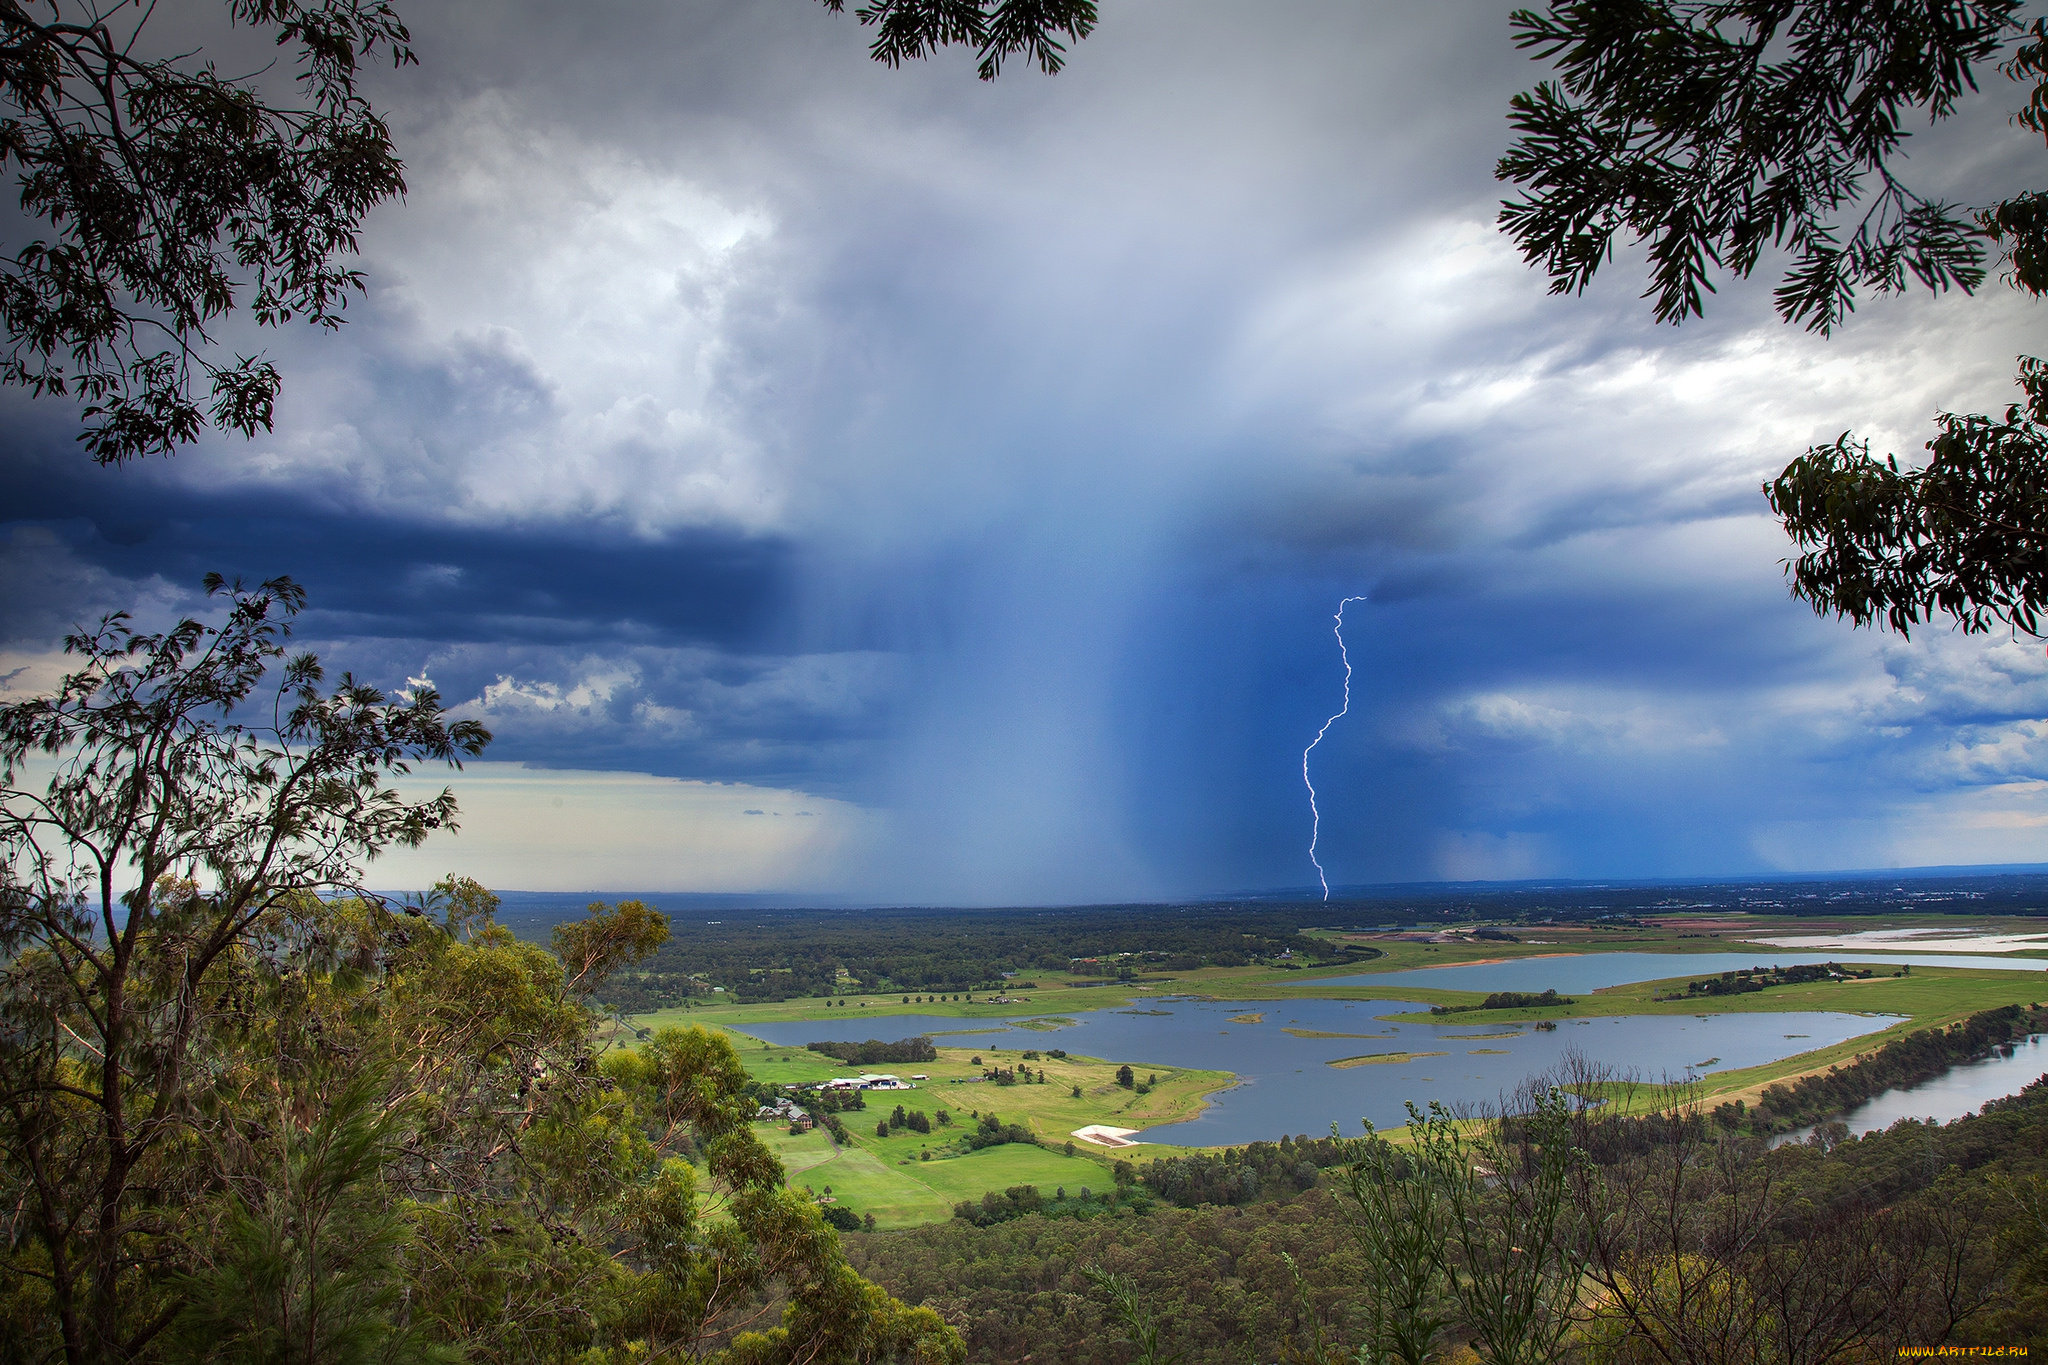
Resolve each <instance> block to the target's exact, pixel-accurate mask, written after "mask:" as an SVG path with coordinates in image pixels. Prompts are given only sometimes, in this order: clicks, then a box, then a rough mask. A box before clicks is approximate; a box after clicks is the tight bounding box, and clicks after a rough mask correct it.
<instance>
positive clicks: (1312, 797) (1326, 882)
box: [1301, 597, 1365, 900]
mask: <svg viewBox="0 0 2048 1365" xmlns="http://www.w3.org/2000/svg"><path fill="white" fill-rule="evenodd" d="M1364 600H1365V599H1364V598H1363V597H1347V598H1345V599H1344V600H1343V601H1342V602H1339V603H1338V604H1337V629H1336V635H1337V653H1338V654H1339V655H1340V656H1341V657H1342V658H1343V660H1344V705H1343V706H1341V707H1339V708H1338V710H1337V714H1336V715H1334V716H1331V717H1330V718H1329V719H1328V720H1326V721H1324V722H1323V728H1322V729H1320V730H1318V731H1316V737H1315V738H1314V739H1312V740H1310V741H1309V742H1308V747H1307V748H1306V749H1303V750H1302V751H1301V784H1302V785H1303V786H1304V787H1307V788H1308V813H1309V817H1310V818H1311V819H1312V820H1313V821H1314V824H1313V825H1311V826H1310V829H1309V836H1308V860H1309V861H1310V862H1312V863H1315V865H1316V880H1317V881H1319V882H1321V883H1322V884H1323V899H1324V900H1328V899H1329V898H1330V879H1329V877H1328V876H1327V875H1325V874H1324V872H1323V865H1322V864H1321V863H1319V862H1316V841H1317V840H1319V839H1321V838H1322V837H1323V813H1322V811H1320V810H1318V809H1317V808H1316V784H1315V783H1314V781H1312V780H1311V779H1310V778H1309V775H1308V756H1309V755H1310V754H1312V753H1314V752H1315V749H1316V745H1318V744H1321V743H1322V742H1323V736H1324V735H1327V734H1329V733H1330V727H1331V726H1332V725H1335V724H1336V723H1337V722H1338V721H1340V720H1342V719H1344V717H1345V715H1346V713H1348V712H1349V711H1350V710H1351V651H1350V650H1348V649H1346V648H1345V647H1344V608H1346V607H1348V606H1350V605H1351V604H1352V603H1353V602H1363V601H1364Z"/></svg>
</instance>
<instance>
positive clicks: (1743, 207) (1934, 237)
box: [1498, 0, 2048, 633]
mask: <svg viewBox="0 0 2048 1365" xmlns="http://www.w3.org/2000/svg"><path fill="white" fill-rule="evenodd" d="M2021 11H2022V6H2021V5H2020V3H2019V0H1962V2H1961V3H1933V2H1932V0H1915V3H1907V4H1896V5H1882V6H1872V5H1866V4H1861V3H1858V0H1808V2H1807V3H1797V2H1794V0H1786V2H1784V3H1779V2H1776V0H1773V2H1771V3H1700V2H1699V0H1553V3H1552V4H1551V6H1550V8H1549V9H1548V10H1547V11H1546V12H1543V13H1538V12H1535V11H1531V10H1521V11H1517V12H1516V14H1515V16H1514V19H1513V23H1514V26H1515V30H1516V33H1517V37H1516V42H1517V44H1518V45H1519V46H1521V47H1522V48H1524V49H1525V50H1527V51H1529V52H1530V53H1531V54H1532V55H1533V56H1534V57H1536V58H1537V59H1538V60H1541V61H1548V62H1552V63H1554V65H1555V67H1556V70H1557V78H1556V79H1555V80H1553V81H1546V82H1544V83H1542V84H1540V85H1538V86H1537V87H1536V88H1535V89H1534V90H1531V91H1528V92H1526V93H1524V94H1522V95H1518V96H1516V97H1515V99H1514V101H1513V102H1512V113H1511V118H1512V121H1513V123H1514V126H1515V129H1516V131H1517V133H1518V135H1519V136H1518V139H1517V141H1516V143H1515V145H1514V146H1513V147H1512V148H1511V149H1510V150H1509V151H1508V153H1507V155H1505V156H1504V157H1503V158H1502V159H1501V162H1500V166H1499V170H1498V174H1499V176H1500V178H1501V179H1503V180H1507V181H1511V182H1513V183H1515V184H1516V185H1519V186H1521V187H1522V190H1523V192H1522V194H1521V196H1520V197H1518V198H1515V199H1512V200H1509V201H1507V202H1506V203H1505V204H1504V205H1503V206H1502V209H1501V214H1500V221H1501V226H1502V228H1503V229H1504V230H1505V231H1506V232H1507V233H1508V234H1509V236H1510V237H1512V238H1513V239H1514V241H1515V243H1516V245H1517V246H1518V247H1519V248H1520V249H1521V251H1522V254H1523V256H1524V257H1525V258H1526V259H1527V260H1528V261H1529V262H1530V263H1531V264H1534V265H1537V266H1540V267H1541V268H1542V269H1543V271H1544V272H1545V273H1546V274H1547V275H1548V276H1549V277H1550V282H1551V291H1552V292H1553V293H1568V292H1582V291H1583V290H1584V289H1585V288H1586V287H1587V285H1589V284H1590V283H1591V282H1592V280H1593V279H1594V277H1595V275H1596V274H1597V273H1598V272H1599V270H1600V268H1601V267H1602V266H1603V265H1604V264H1606V263H1607V262H1608V261H1609V260H1610V259H1611V258H1612V256H1613V252H1614V247H1615V243H1616V240H1617V239H1618V238H1626V239H1628V240H1632V241H1636V242H1641V243H1643V244H1644V245H1645V246H1646V247H1647V250H1648V254H1649V267H1650V287H1649V289H1648V291H1647V292H1646V297H1648V298H1650V299H1652V300H1653V311H1654V313H1655V315H1656V317H1657V318H1658V319H1659V320H1660V321H1667V322H1673V323H1676V322H1680V321H1683V320H1684V319H1685V318H1687V317H1692V316H1698V315H1699V314H1701V313H1702V312H1703V311H1704V309H1705V296H1706V295H1707V294H1709V293H1711V292H1713V289H1714V279H1715V276H1716V274H1717V273H1723V274H1726V275H1727V276H1730V277H1733V278H1738V279H1739V278H1744V277H1747V276H1749V275H1750V274H1751V273H1752V272H1753V271H1755V270H1756V269H1757V268H1758V266H1759V265H1761V264H1762V263H1763V262H1764V261H1765V259H1766V258H1767V256H1770V255H1773V254H1781V255H1782V256H1783V257H1784V258H1785V259H1786V262H1787V264H1786V269H1785V272H1784V275H1783V277H1782V279H1781V280H1780V283H1779V285H1778V287H1777V289H1776V292H1775V301H1776V305H1777V309H1778V312H1779V314H1780V315H1781V316H1782V317H1783V318H1784V319H1785V320H1786V321H1787V322H1798V323H1802V324H1804V325H1805V326H1806V327H1808V328H1810V329H1812V330H1815V331H1819V332H1821V333H1823V334H1825V333H1828V332H1830V331H1832V330H1833V329H1834V328H1835V327H1837V326H1839V325H1841V323H1842V322H1843V321H1844V320H1845V319H1846V318H1847V317H1848V315H1849V313H1850V312H1851V311H1853V309H1854V308H1855V306H1856V301H1857V297H1858V293H1859V291H1860V290H1871V291H1875V292H1878V293H1896V292H1899V291H1901V290H1904V289H1906V288H1908V287H1910V286H1911V285H1913V284H1915V283H1917V284H1919V285H1921V286H1923V287H1925V288H1927V289H1930V290H1933V291H1936V292H1940V291H1943V290H1947V289H1960V290H1963V291H1965V292H1970V291H1974V290H1975V289H1976V288H1977V287H1978V286H1979V285H1981V284H1982V283H1983V281H1984V279H1985V277H1986V274H1987V267H1988V262H1989V259H1990V257H1991V256H1992V255H1993V254H1994V252H1995V253H1997V255H1998V256H1999V259H2000V260H2001V261H2002V263H2003V264H2004V266H2005V276H2006V279H2007V280H2008V282H2009V283H2011V284H2012V286H2013V287H2015V288H2017V289H2020V290H2021V291H2023V292H2025V293H2028V294H2032V295H2036V296H2038V295H2039V294H2040V293H2041V292H2042V291H2043V289H2044V288H2048V195H2044V194H2042V193H2039V192H2035V191H2026V192H2022V193H2019V194H2016V195H2014V196H2012V197H2010V198H2007V199H2005V200H2003V201H2001V202H1999V203H1996V204H1991V205H1988V206H1983V207H1979V208H1975V209H1971V208H1967V207H1964V206H1958V205H1953V204H1948V203H1944V202H1942V201H1939V200H1936V199H1930V198H1928V197H1926V196H1924V195H1922V194H1920V193H1918V192H1917V191H1915V190H1914V189H1913V188H1912V187H1911V186H1910V185H1909V184H1908V183H1907V182H1906V181H1905V179H1904V178H1903V177H1902V175H1901V173H1900V165H1899V163H1900V162H1901V161H1902V160H1903V153H1904V144H1905V140H1906V137H1907V129H1906V124H1907V121H1908V120H1909V119H1910V118H1912V117H1916V116H1917V117H1924V118H1926V119H1928V120H1929V121H1930V122H1934V121H1939V120H1942V119H1945V118H1948V117H1949V116H1950V115H1952V114H1953V113H1954V112H1955V109H1956V105H1957V101H1958V100H1959V99H1961V98H1962V97H1963V96H1964V95H1965V94H1966V93H1967V92H1969V91H1972V90H1974V89H1975V88H1976V87H1977V79H1978V74H1979V73H1980V72H1981V71H1983V70H1984V69H1985V68H1986V67H1987V66H1990V65H1992V64H1993V63H1994V62H1999V59H2001V58H2003V60H2002V63H2000V65H1999V68H1998V69H2000V70H2002V71H2003V72H2004V74H2005V75H2007V76H2009V77H2011V78H2012V79H2014V80H2019V81H2028V80H2031V81H2033V82H2034V87H2033V90H2032V92H2031V94H2030V96H2029V98H2028V100H2027V102H2026V103H2025V104H2024V106H2023V107H2022V108H2021V109H2020V110H2019V111H2018V113H2017V114H2016V115H2015V120H2016V121H2017V122H2018V123H2019V124H2021V125H2022V126H2024V127H2026V128H2029V129H2031V130H2033V131H2035V132H2038V133H2043V134H2044V135H2048V83H2043V81H2042V78H2043V77H2044V75H2048V21H2042V20H2036V21H2034V23H2033V25H2032V26H2031V27H2023V26H2022V22H2021ZM2020 382H2021V386H2022V387H2023V388H2024V389H2025V390H2026V392H2027V402H2026V404H2025V405H2023V406H2021V407H2016V408H2014V409H2013V410H2012V411H2011V412H2010V413H2009V414H2008V416H2007V419H2006V420H2005V421H2004V422H1999V421H1997V420H1996V419H1993V418H1989V417H1983V416H1956V415H1953V414H1943V415H1942V416H1941V417H1940V419H1939V425H1940V428H1941V431H1940V434H1939V435H1938V436H1937V437H1936V438H1935V440H1933V441H1931V442H1929V446H1928V448H1929V450H1930V451H1931V452H1932V458H1931V459H1930V460H1929V461H1928V463H1927V464H1926V465H1925V466H1924V468H1922V469H1920V470H1915V471H1907V472H1901V471H1899V470H1898V468H1897V467H1896V463H1895V462H1894V461H1891V460H1885V461H1879V460H1876V459H1873V458H1871V456H1870V455H1869V452H1868V450H1867V448H1866V447H1864V446H1863V445H1862V444H1860V443H1857V442H1854V441H1852V440H1851V439H1850V437H1849V436H1848V435H1847V434H1846V433H1845V434H1844V435H1843V436H1842V437H1840V438H1839V439H1837V440H1836V441H1834V442H1832V443H1830V444H1828V445H1825V446H1816V447H1814V448H1812V449H1811V450H1809V451H1808V452H1807V454H1806V455H1805V456H1803V457H1802V458H1801V459H1799V460H1796V461H1794V462H1793V463H1792V464H1791V465H1790V466H1789V467H1787V468H1786V470H1785V471H1784V472H1783V473H1782V474H1781V475H1780V476H1779V477H1778V478H1777V479H1776V480H1774V481H1773V482H1772V483H1771V484H1769V485H1767V486H1766V489H1765V492H1766V494H1767V496H1768V498H1769V500H1770V503H1771V507H1772V510H1773V511H1775V512H1776V513H1777V514H1778V515H1779V517H1780V518H1781V520H1782V521H1783V523H1784V525H1785V528H1786V530H1787V532H1788V533H1789V534H1790V535H1791V536H1792V538H1793V541H1794V543H1795V545H1796V546H1797V547H1798V549H1799V550H1800V552H1801V553H1800V555H1799V557H1798V558H1797V559H1796V560H1795V561H1794V562H1792V563H1791V564H1790V565H1789V566H1788V568H1789V572H1790V576H1791V580H1792V588H1793V591H1794V593H1795V594H1796V595H1798V596H1799V597H1801V598H1803V599H1805V600H1806V601H1808V602H1810V603H1812V604H1813V606H1814V608H1815V610H1816V611H1819V612H1822V613H1829V612H1832V613H1835V614H1838V615H1842V616H1847V617H1848V618H1850V619H1851V620H1853V621H1855V622H1856V623H1857V624H1859V625H1862V624H1868V623H1871V622H1879V623H1882V624H1884V625H1886V626H1889V627H1891V628H1892V629H1895V630H1898V631H1900V632H1902V633H1905V632H1909V631H1910V629H1911V627H1912V626H1913V625H1914V624H1916V623H1918V622H1921V621H1924V620H1926V619H1927V618H1928V617H1929V615H1930V614H1932V613H1934V612H1941V613H1945V614H1948V615H1950V616H1953V617H1954V618H1955V620H1956V621H1957V623H1958V624H1959V625H1960V626H1961V627H1962V629H1964V630H1965V631H1982V630H1987V629H1990V628H1991V627H1992V626H1993V625H1995V624H2003V625H2005V626H2007V627H2009V628H2012V629H2015V630H2023V631H2027V632H2029V633H2032V632H2034V630H2035V626H2036V622H2037V613H2038V610H2039V608H2040V604H2041V602H2042V600H2043V596H2044V593H2048V544H2044V539H2043V537H2044V531H2043V527H2044V525H2048V522H2044V520H2043V519H2042V517H2041V515H2040V513H2041V510H2042V508H2041V502H2040V489H2041V487H2042V485H2041V481H2040V475H2041V469H2042V460H2041V445H2040V440H2041V432H2040V420H2041V419H2040V412H2041V408H2040V406H2039V402H2040V397H2039V395H2040V370H2039V366H2038V365H2037V364H2036V363H2034V362H2031V361H2027V360H2024V359H2023V360H2022V369H2021V377H2020Z"/></svg>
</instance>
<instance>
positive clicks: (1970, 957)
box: [1303, 948, 2048, 995]
mask: <svg viewBox="0 0 2048 1365" xmlns="http://www.w3.org/2000/svg"><path fill="white" fill-rule="evenodd" d="M1824 962H1840V963H1855V964H1857V965H1858V966H1864V967H1871V968H1875V969H1879V970H1883V969H1887V968H1889V969H1891V970H1896V969H1897V968H1898V967H1899V966H1900V965H1901V964H1906V965H1910V966H1914V967H1984V968H1989V969H1991V970H1993V971H2007V972H2038V971H2044V970H2048V961H2043V960H2042V959H2040V958H2033V959H2031V960H2030V959H2026V958H2018V959H1998V958H1985V957H1980V956H1977V955H1974V954H1964V953H1870V952H1840V953H1787V952H1783V951H1781V950H1779V949H1775V948H1758V949H1755V950H1753V951H1749V952H1740V953H1572V954H1563V953H1560V954H1558V955H1556V956H1554V957H1522V958H1515V959H1513V960H1511V961H1507V962H1472V963H1467V964H1465V965H1463V966H1450V967H1410V968H1407V969H1405V970H1402V971H1398V972H1366V973H1361V974H1359V975H1357V976H1330V977H1321V978H1318V979H1317V980H1316V981H1314V982H1313V983H1308V982H1304V983H1303V984H1304V985H1309V984H1313V985H1316V986H1364V987H1368V988H1372V987H1379V986H1427V987H1430V988H1432V989H1435V990H1445V991H1546V990H1552V989H1555V990H1556V991H1557V992H1558V993H1559V994H1562V995H1571V994H1573V993H1574V992H1578V991H1597V990H1600V989H1601V988H1602V987H1605V986H1625V985H1628V984H1630V983H1632V982H1636V981H1662V980H1665V979H1666V978H1668V977H1675V976H1683V977H1690V978H1691V979H1693V980H1695V981H1703V980H1705V979H1706V978H1707V977H1710V976H1719V975H1720V974H1721V973H1723V972H1734V971H1741V970H1742V969H1743V968H1745V967H1774V966H1775V967H1797V966H1806V965H1811V966H1819V965H1820V964H1822V963H1824Z"/></svg>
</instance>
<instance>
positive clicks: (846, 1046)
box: [804, 1034, 939, 1066]
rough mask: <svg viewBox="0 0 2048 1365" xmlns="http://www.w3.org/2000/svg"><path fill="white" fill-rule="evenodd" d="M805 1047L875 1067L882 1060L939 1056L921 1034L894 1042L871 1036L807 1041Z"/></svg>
mask: <svg viewBox="0 0 2048 1365" xmlns="http://www.w3.org/2000/svg"><path fill="white" fill-rule="evenodd" d="M804 1046H805V1047H806V1048H807V1049H808V1050H810V1051H812V1052H822V1053H824V1054H825V1055H826V1056H827V1057H836V1058H837V1059H839V1060H840V1061H842V1062H845V1063H846V1064H847V1065H849V1066H877V1065H880V1064H882V1063H884V1062H931V1061H937V1060H938V1056H939V1050H938V1049H937V1048H935V1047H933V1046H932V1040H931V1039H929V1038H927V1037H924V1036H923V1035H922V1034H920V1035H919V1036H917V1037H915V1038H903V1039H900V1040H898V1041H897V1042H893V1043H885V1042H883V1041H881V1040H880V1039H879V1038H870V1039H868V1040H867V1041H866V1042H864V1043H806V1044H804Z"/></svg>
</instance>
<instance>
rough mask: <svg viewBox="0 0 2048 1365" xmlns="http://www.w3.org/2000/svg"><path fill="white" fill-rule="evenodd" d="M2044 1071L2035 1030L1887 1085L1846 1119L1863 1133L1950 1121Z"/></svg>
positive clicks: (2046, 1060) (2045, 1057)
mask: <svg viewBox="0 0 2048 1365" xmlns="http://www.w3.org/2000/svg"><path fill="white" fill-rule="evenodd" d="M2044 1073H2048V1038H2044V1037H2042V1036H2041V1035H2040V1034H2035V1035H2034V1036H2033V1037H2031V1038H2027V1039H2025V1040H2023V1041H2021V1042H2017V1043H2014V1044H2013V1045H2012V1051H2011V1052H2010V1053H2002V1054H2000V1055H1997V1056H1991V1057H1986V1058H1985V1059H1984V1060H1983V1061H1981V1062H1970V1063H1967V1064H1965V1065H1963V1066H1956V1067H1950V1068H1949V1069H1948V1070H1947V1071H1945V1072H1943V1073H1942V1074H1941V1075H1939V1076H1936V1077H1935V1078H1934V1079H1932V1080H1929V1081H1923V1082H1921V1083H1920V1084H1919V1085H1912V1086H1903V1087H1901V1088H1899V1089H1897V1090H1887V1091H1885V1092H1884V1093H1883V1094H1882V1095H1877V1096H1875V1097H1873V1098H1871V1099H1869V1100H1866V1101H1865V1102H1864V1103H1862V1104H1860V1105H1858V1106H1857V1107H1856V1108H1854V1109H1852V1110H1850V1111H1849V1112H1848V1113H1847V1114H1845V1115H1843V1120H1842V1121H1843V1122H1845V1123H1847V1124H1848V1125H1849V1131H1850V1132H1852V1133H1856V1134H1859V1135H1860V1134H1863V1133H1878V1132H1883V1131H1884V1130H1885V1129H1887V1128H1889V1127H1891V1126H1892V1125H1893V1124H1894V1123H1897V1122H1898V1121H1899V1120H1900V1119H1932V1120H1934V1121H1935V1122H1936V1123H1948V1122H1950V1121H1951V1120H1954V1119H1959V1118H1961V1117H1963V1115H1965V1114H1974V1113H1976V1112H1977V1111H1978V1110H1979V1109H1981V1108H1982V1107H1983V1106H1984V1105H1985V1103H1986V1102H1987V1101H1990V1100H1997V1099H2004V1098H2005V1097H2006V1096H2007V1095H2017V1094H2019V1092H2020V1091H2022V1090H2024V1089H2026V1088H2027V1087H2028V1086H2030V1085H2032V1084H2033V1083H2034V1082H2035V1081H2038V1080H2040V1079H2042V1076H2043V1074H2044ZM1812 1132H1813V1129H1812V1128H1801V1129H1799V1130H1797V1131H1796V1132H1791V1133H1786V1134H1785V1135H1784V1136H1782V1137H1779V1138H1776V1139H1774V1140H1773V1141H1772V1143H1771V1145H1772V1146H1773V1147H1776V1146H1779V1145H1781V1144H1783V1143H1787V1142H1803V1141H1805V1140H1806V1137H1807V1135H1808V1134H1810V1133H1812Z"/></svg>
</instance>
